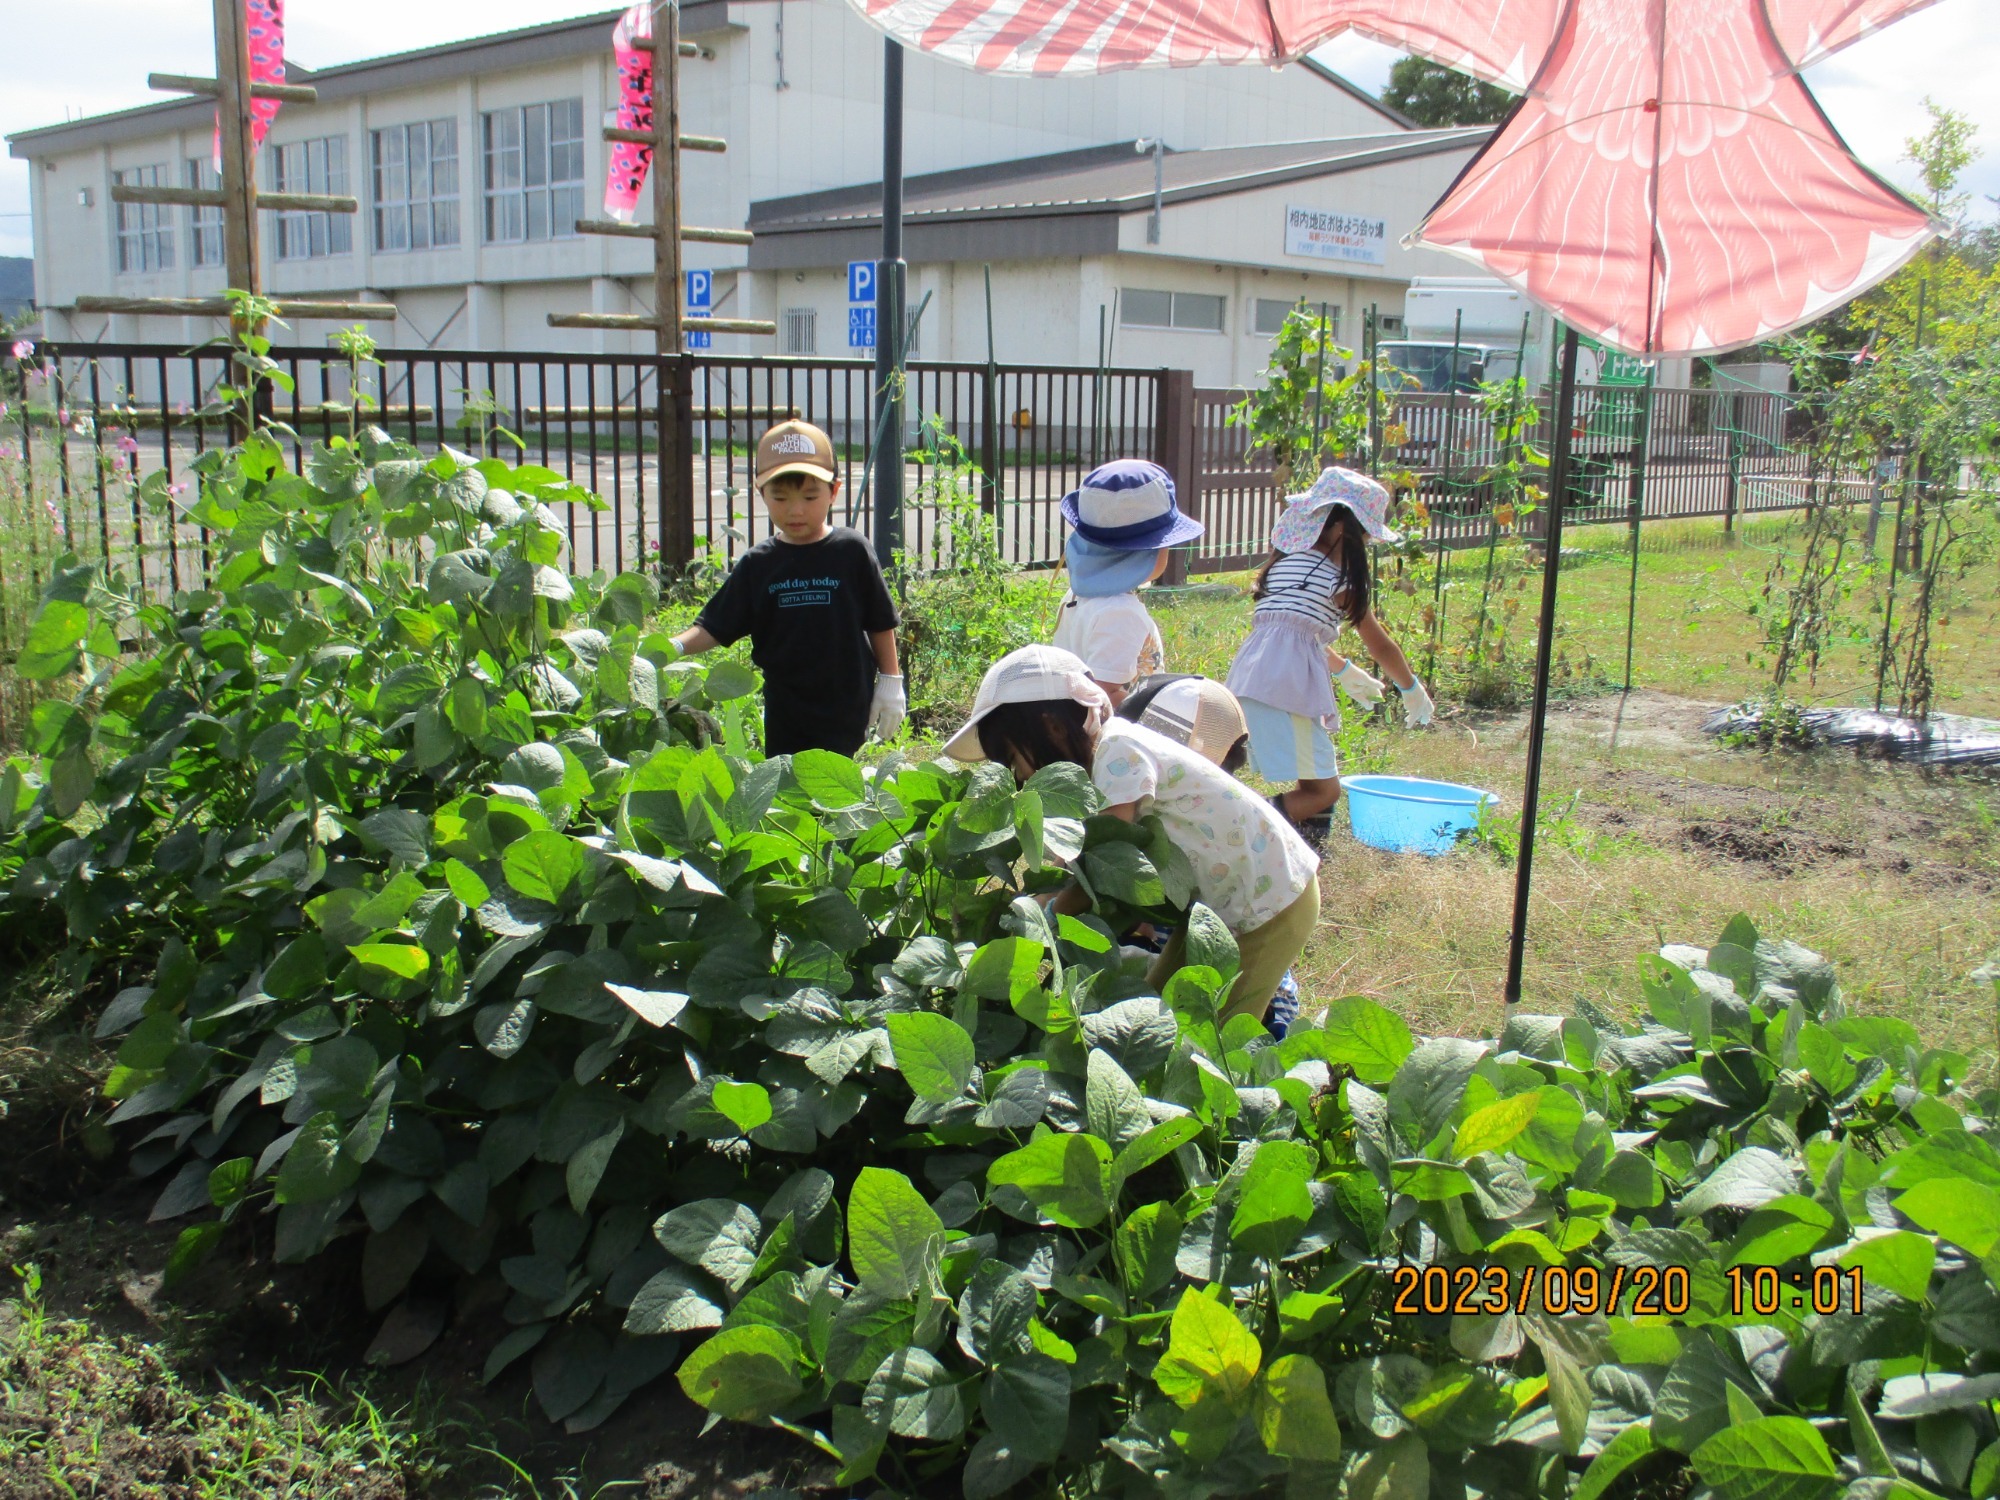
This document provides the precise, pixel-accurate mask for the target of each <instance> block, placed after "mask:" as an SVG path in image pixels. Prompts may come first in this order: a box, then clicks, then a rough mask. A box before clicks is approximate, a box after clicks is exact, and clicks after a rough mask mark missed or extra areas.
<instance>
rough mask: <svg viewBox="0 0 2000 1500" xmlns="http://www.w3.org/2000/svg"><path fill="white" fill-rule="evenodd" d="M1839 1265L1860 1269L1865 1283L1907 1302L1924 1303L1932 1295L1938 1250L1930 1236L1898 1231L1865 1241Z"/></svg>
mask: <svg viewBox="0 0 2000 1500" xmlns="http://www.w3.org/2000/svg"><path fill="white" fill-rule="evenodd" d="M1840 1264H1841V1265H1842V1266H1846V1267H1858V1268H1859V1269H1860V1271H1861V1275H1862V1277H1863V1278H1864V1279H1865V1280H1868V1281H1872V1282H1874V1283H1875V1284H1876V1285H1877V1286H1883V1287H1887V1288H1888V1289H1889V1290H1890V1291H1892V1292H1894V1293H1895V1294H1896V1295H1897V1296H1898V1297H1901V1298H1903V1299H1904V1300H1905V1301H1909V1302H1916V1303H1921V1302H1922V1301H1923V1300H1924V1298H1925V1296H1926V1295H1927V1294H1928V1293H1929V1291H1930V1285H1931V1270H1932V1268H1933V1267H1935V1266H1936V1264H1937V1246H1936V1245H1935V1244H1933V1243H1932V1242H1931V1240H1930V1237H1929V1236H1928V1235H1921V1234H1912V1233H1910V1231H1908V1230H1907V1229H1899V1230H1897V1231H1896V1232H1895V1233H1894V1234H1884V1235H1878V1236H1876V1237H1875V1238H1874V1239H1868V1240H1863V1241H1861V1242H1860V1243H1859V1244H1857V1245H1855V1246H1854V1247H1853V1248H1852V1249H1850V1250H1847V1251H1844V1252H1843V1253H1842V1254H1841V1257H1840Z"/></svg>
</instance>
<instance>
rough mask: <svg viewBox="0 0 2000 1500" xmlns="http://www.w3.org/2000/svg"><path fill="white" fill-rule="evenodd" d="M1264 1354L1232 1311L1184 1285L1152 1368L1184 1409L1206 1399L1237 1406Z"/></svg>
mask: <svg viewBox="0 0 2000 1500" xmlns="http://www.w3.org/2000/svg"><path fill="white" fill-rule="evenodd" d="M1263 1358H1264V1354H1263V1350H1262V1349H1261V1348H1259V1347H1258V1344H1257V1337H1256V1335H1255V1334H1253V1333H1251V1332H1250V1330H1249V1329H1247V1328H1245V1327H1244V1326H1243V1324H1242V1322H1241V1321H1240V1320H1238V1318H1237V1316H1236V1314H1235V1312H1234V1311H1233V1310H1231V1309H1230V1308H1229V1307H1227V1306H1225V1305H1224V1304H1222V1303H1220V1302H1217V1301H1215V1300H1214V1299H1213V1298H1210V1297H1208V1296H1206V1295H1205V1294H1203V1293H1202V1292H1200V1291H1198V1290H1196V1289H1195V1288H1193V1287H1189V1288H1187V1289H1186V1290H1185V1291H1183V1292H1182V1293H1181V1300H1180V1301H1179V1302H1178V1303H1177V1304H1176V1305H1175V1307H1174V1316H1173V1322H1172V1324H1171V1326H1170V1328H1169V1331H1168V1335H1167V1352H1166V1353H1165V1354H1164V1355H1163V1356H1162V1357H1161V1359H1160V1362H1159V1364H1158V1365H1157V1366H1155V1367H1154V1370H1153V1381H1154V1383H1155V1384H1156V1385H1158V1386H1159V1388H1160V1391H1161V1394H1163V1395H1165V1396H1166V1397H1167V1398H1168V1399H1169V1400H1171V1401H1172V1402H1173V1403H1174V1404H1175V1405H1176V1406H1179V1407H1181V1408H1182V1409H1183V1410H1185V1409H1187V1408H1189V1407H1191V1406H1193V1405H1194V1404H1195V1403H1196V1402H1198V1401H1204V1400H1210V1399H1213V1400H1218V1401H1221V1402H1222V1403H1224V1404H1225V1405H1227V1406H1230V1407H1233V1408H1236V1409H1238V1410H1240V1409H1241V1408H1242V1407H1243V1405H1244V1403H1245V1402H1246V1401H1247V1400H1248V1398H1249V1395H1250V1392H1251V1388H1252V1387H1253V1386H1254V1385H1255V1383H1256V1380H1257V1371H1258V1368H1259V1367H1260V1366H1261V1364H1262V1363H1263Z"/></svg>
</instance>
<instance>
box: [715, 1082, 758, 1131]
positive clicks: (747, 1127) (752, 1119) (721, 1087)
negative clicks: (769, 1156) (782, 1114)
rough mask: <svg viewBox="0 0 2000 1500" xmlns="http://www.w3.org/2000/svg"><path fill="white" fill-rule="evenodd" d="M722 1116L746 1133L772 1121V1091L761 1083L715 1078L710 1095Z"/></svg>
mask: <svg viewBox="0 0 2000 1500" xmlns="http://www.w3.org/2000/svg"><path fill="white" fill-rule="evenodd" d="M710 1102H711V1103H713V1104H714V1105H715V1107H716V1109H717V1110H718V1111H720V1112H721V1114H722V1117H723V1118H724V1119H725V1120H727V1121H729V1123H730V1124H732V1125H734V1126H735V1127H736V1128H737V1129H738V1130H739V1131H741V1132H742V1133H743V1134H744V1135H748V1134H749V1133H750V1132H751V1131H753V1130H755V1129H756V1128H757V1127H758V1126H759V1125H768V1124H769V1123H770V1122H771V1113H772V1111H771V1091H770V1090H769V1089H767V1088H765V1087H764V1085H763V1084H761V1083H738V1082H737V1081H736V1080H735V1079H733V1078H718V1079H716V1080H715V1092H714V1093H713V1094H712V1095H711V1096H710Z"/></svg>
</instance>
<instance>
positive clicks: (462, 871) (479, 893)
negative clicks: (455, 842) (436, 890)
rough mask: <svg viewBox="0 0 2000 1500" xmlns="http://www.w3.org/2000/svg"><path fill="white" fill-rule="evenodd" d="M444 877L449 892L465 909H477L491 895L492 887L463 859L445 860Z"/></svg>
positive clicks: (489, 898) (490, 897)
mask: <svg viewBox="0 0 2000 1500" xmlns="http://www.w3.org/2000/svg"><path fill="white" fill-rule="evenodd" d="M444 879H445V884H446V885H448V886H450V887H451V893H452V894H453V895H454V896H456V897H458V899H459V900H460V901H461V902H462V903H463V904H464V906H465V909H466V910H467V911H478V910H479V908H480V907H482V906H484V905H485V904H486V903H487V902H488V901H490V900H491V899H492V897H493V891H492V888H491V887H490V886H488V885H487V884H486V882H485V881H484V880H482V879H480V878H479V872H478V871H477V870H475V869H473V868H472V866H471V865H468V864H467V863H465V861H463V860H460V859H448V860H446V861H445V862H444Z"/></svg>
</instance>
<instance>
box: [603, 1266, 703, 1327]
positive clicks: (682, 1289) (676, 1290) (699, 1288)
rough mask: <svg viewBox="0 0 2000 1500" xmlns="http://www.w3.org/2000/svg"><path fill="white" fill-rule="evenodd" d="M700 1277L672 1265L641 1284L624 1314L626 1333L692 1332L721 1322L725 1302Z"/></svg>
mask: <svg viewBox="0 0 2000 1500" xmlns="http://www.w3.org/2000/svg"><path fill="white" fill-rule="evenodd" d="M711 1290H712V1288H710V1287H709V1286H707V1285H705V1284H704V1283H703V1282H702V1281H701V1280H700V1279H699V1278H697V1277H695V1276H693V1275H691V1274H689V1273H688V1272H686V1271H683V1270H682V1269H681V1268H680V1267H679V1266H669V1267H667V1269H666V1270H664V1271H660V1272H658V1273H657V1274H655V1275H654V1276H653V1277H652V1278H651V1279H650V1280H649V1281H647V1282H646V1284H645V1285H644V1286H642V1287H640V1288H639V1291H638V1293H637V1295H635V1296H634V1297H633V1298H632V1306H631V1307H630V1309H628V1310H627V1312H626V1314H625V1331H626V1332H627V1333H639V1334H654V1333H692V1332H694V1331H696V1330H697V1329H702V1328H719V1327H721V1326H722V1304H721V1303H720V1302H719V1301H717V1300H716V1298H715V1297H713V1296H711V1295H710V1292H711Z"/></svg>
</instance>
